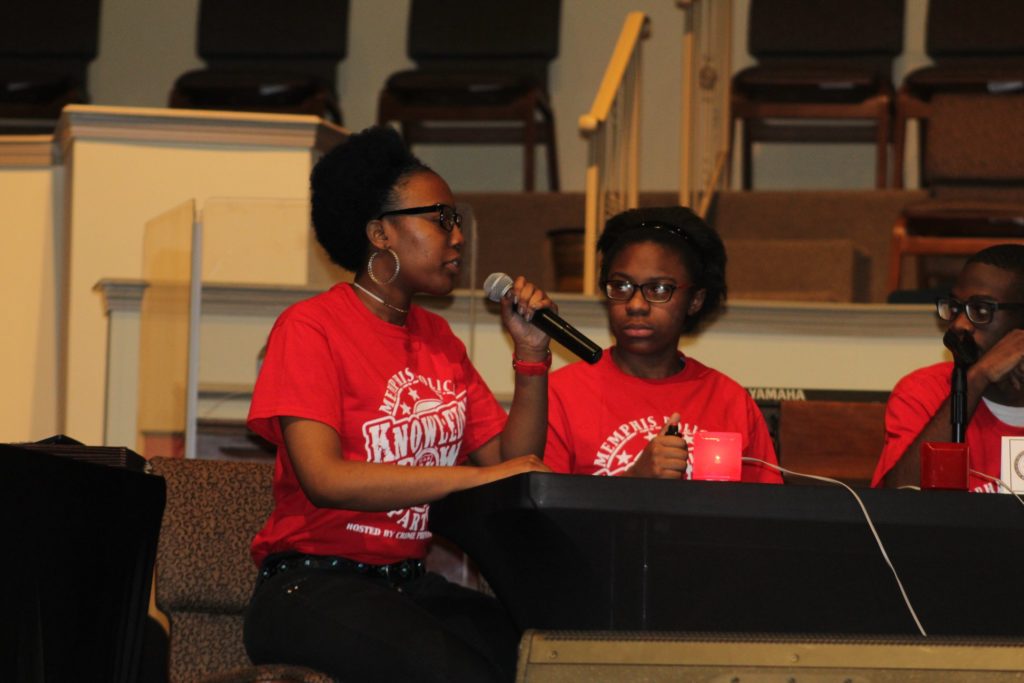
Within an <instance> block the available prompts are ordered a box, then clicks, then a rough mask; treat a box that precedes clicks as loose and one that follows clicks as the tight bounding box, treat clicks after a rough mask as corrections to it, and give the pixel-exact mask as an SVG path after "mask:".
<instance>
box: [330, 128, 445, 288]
mask: <svg viewBox="0 0 1024 683" xmlns="http://www.w3.org/2000/svg"><path fill="white" fill-rule="evenodd" d="M430 170H431V169H430V167H429V166H427V165H426V164H424V163H423V162H422V161H420V160H419V159H417V158H416V157H415V156H413V154H412V153H411V152H410V151H409V149H408V148H407V147H406V145H405V142H404V141H403V140H402V136H401V135H399V134H398V132H397V131H396V130H394V129H393V128H389V127H387V126H373V127H370V128H367V129H366V130H364V131H362V132H360V133H354V134H353V135H350V136H349V137H348V138H346V139H345V140H344V141H343V142H341V143H340V144H338V145H337V146H336V147H334V148H333V149H331V150H330V151H329V152H328V153H327V154H325V155H324V156H323V158H321V159H320V161H318V162H317V164H316V166H314V167H313V172H312V174H311V175H310V189H311V192H312V197H311V201H312V206H313V209H312V214H313V228H314V230H315V231H316V239H317V241H318V242H320V244H321V246H323V248H324V250H325V251H326V252H327V255H328V256H330V258H331V260H332V261H334V262H335V263H337V264H338V265H339V266H341V267H342V268H344V269H346V270H349V271H352V272H356V271H358V269H359V268H360V267H361V266H362V265H363V263H364V262H365V260H366V258H367V254H368V251H369V246H370V241H369V239H367V237H366V224H367V223H368V222H369V221H371V220H373V219H374V218H376V217H377V216H379V215H380V214H381V213H383V212H384V211H387V210H389V209H391V208H393V206H392V205H393V203H394V202H395V196H394V191H395V188H396V187H397V186H398V185H400V184H401V182H402V180H404V179H405V178H407V177H408V176H410V175H412V174H414V173H418V172H420V171H430Z"/></svg>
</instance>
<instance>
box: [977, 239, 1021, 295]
mask: <svg viewBox="0 0 1024 683" xmlns="http://www.w3.org/2000/svg"><path fill="white" fill-rule="evenodd" d="M972 263H984V264H985V265H989V266H995V267H996V268H1002V269H1003V270H1007V271H1009V272H1011V273H1013V274H1014V275H1015V276H1016V277H1017V293H1018V295H1019V296H1024V244H996V245H994V246H991V247H986V248H984V249H982V250H981V251H979V252H978V253H976V254H974V255H973V256H971V257H970V258H968V259H967V263H965V264H964V266H969V265H970V264H972Z"/></svg>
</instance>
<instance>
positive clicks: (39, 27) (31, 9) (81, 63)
mask: <svg viewBox="0 0 1024 683" xmlns="http://www.w3.org/2000/svg"><path fill="white" fill-rule="evenodd" d="M7 4H8V7H7V8H6V10H5V11H4V13H3V21H0V133H8V134H10V133H52V132H53V129H54V127H55V126H56V123H57V119H58V117H59V116H60V112H61V109H63V108H64V106H65V105H67V104H82V103H87V102H89V89H88V67H89V62H91V61H92V60H93V59H95V58H96V51H97V44H98V41H99V20H100V2H99V0H36V2H10V3H7Z"/></svg>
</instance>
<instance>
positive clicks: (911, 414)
mask: <svg viewBox="0 0 1024 683" xmlns="http://www.w3.org/2000/svg"><path fill="white" fill-rule="evenodd" d="M952 374H953V363H950V362H946V363H937V364H936V365H930V366H928V367H926V368H921V369H919V370H915V371H914V372H912V373H910V374H909V375H907V376H906V377H904V378H903V379H901V380H900V381H899V383H898V384H897V385H896V387H895V388H894V389H893V390H892V394H891V395H890V396H889V402H888V404H886V407H885V446H883V448H882V456H881V457H880V458H879V460H878V467H876V468H875V476H874V478H872V480H871V485H872V486H879V485H880V484H881V483H882V477H884V476H885V475H886V474H887V473H888V472H889V470H891V469H892V467H893V465H895V464H896V462H897V461H898V460H899V459H900V457H902V455H903V454H904V453H905V452H906V450H907V448H909V447H910V444H912V443H913V442H914V439H916V438H917V437H918V435H919V434H920V433H921V431H922V430H923V429H924V428H925V425H927V424H928V422H929V421H931V419H932V417H934V416H935V413H937V412H938V411H939V409H940V408H941V407H942V406H943V405H944V404H945V403H947V402H948V401H949V393H950V390H951V385H952ZM1004 436H1024V427H1014V426H1013V425H1008V424H1006V423H1005V422H1002V421H1001V420H999V418H997V417H996V416H995V415H993V414H992V411H991V410H989V409H988V406H987V405H985V402H984V401H980V402H979V403H978V407H977V408H976V409H975V410H974V415H972V416H971V419H970V421H969V422H968V423H967V430H966V432H965V434H964V441H965V442H966V443H967V446H968V447H969V449H970V456H969V459H968V462H969V465H970V468H971V469H972V470H977V471H979V472H982V473H984V474H987V475H989V476H991V477H998V476H1000V470H1001V464H1002V447H1003V446H1002V437H1004ZM967 485H968V486H969V487H970V489H971V490H972V491H978V492H987V493H995V492H996V489H997V486H998V485H997V484H995V483H994V482H991V481H988V480H987V479H982V478H981V477H976V476H974V475H973V474H972V475H971V476H970V479H969V480H968V483H967Z"/></svg>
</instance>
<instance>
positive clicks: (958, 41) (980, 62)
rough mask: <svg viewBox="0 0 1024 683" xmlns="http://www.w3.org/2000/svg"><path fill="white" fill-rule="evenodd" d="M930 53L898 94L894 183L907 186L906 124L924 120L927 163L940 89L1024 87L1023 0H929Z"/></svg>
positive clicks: (1007, 90)
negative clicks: (930, 116) (928, 139)
mask: <svg viewBox="0 0 1024 683" xmlns="http://www.w3.org/2000/svg"><path fill="white" fill-rule="evenodd" d="M925 51H926V52H927V54H928V56H929V57H930V58H931V59H932V60H933V63H932V64H931V65H930V66H926V67H922V68H920V69H915V70H914V71H911V72H910V73H909V74H907V75H906V76H905V77H904V79H903V83H902V85H901V86H900V89H899V93H898V94H897V97H896V112H895V119H894V122H893V181H894V183H895V185H896V187H902V186H903V164H904V154H905V148H906V135H907V123H908V121H910V119H916V120H917V121H918V122H919V135H918V140H919V154H918V159H919V160H920V161H921V162H922V163H923V160H924V145H925V140H924V138H925V134H924V130H925V129H926V128H927V126H928V114H929V108H930V104H931V100H932V98H933V97H934V96H935V95H937V94H941V93H972V92H973V93H1004V94H1005V93H1010V92H1022V91H1024V8H1022V7H1021V3H1020V0H970V1H969V2H964V0H929V2H928V15H927V19H926V27H925Z"/></svg>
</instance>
